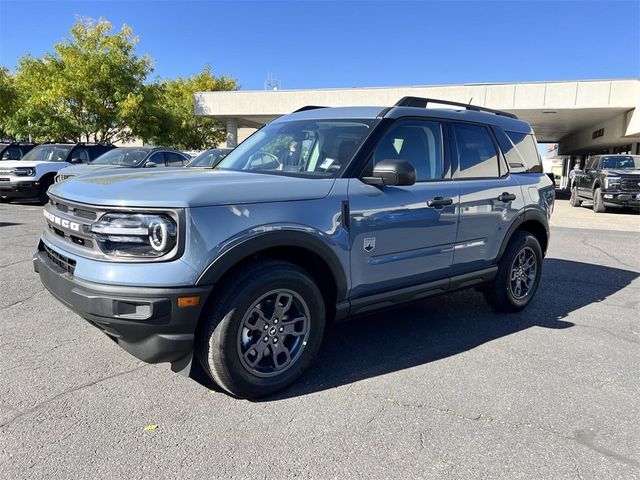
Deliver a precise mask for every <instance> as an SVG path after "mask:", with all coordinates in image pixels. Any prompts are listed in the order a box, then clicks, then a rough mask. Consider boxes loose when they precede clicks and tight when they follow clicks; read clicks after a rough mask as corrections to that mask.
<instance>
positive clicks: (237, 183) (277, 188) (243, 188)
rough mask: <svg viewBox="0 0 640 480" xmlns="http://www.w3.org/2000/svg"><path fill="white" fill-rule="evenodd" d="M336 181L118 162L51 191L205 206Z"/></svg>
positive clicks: (91, 198)
mask: <svg viewBox="0 0 640 480" xmlns="http://www.w3.org/2000/svg"><path fill="white" fill-rule="evenodd" d="M334 182H335V179H333V178H327V179H308V178H296V177H288V176H284V175H270V174H260V173H248V172H236V171H230V170H227V171H225V170H200V169H193V168H177V169H175V170H173V169H165V168H163V169H162V170H155V169H137V168H135V169H133V168H118V169H115V171H114V169H105V170H102V171H98V172H95V173H89V174H87V175H83V176H81V177H77V178H72V179H70V180H66V181H64V182H60V183H56V184H55V185H53V186H52V187H51V188H50V189H49V192H50V193H51V194H53V195H55V196H57V197H60V198H62V199H67V200H72V201H76V202H80V203H86V204H89V205H111V206H130V207H206V206H213V205H237V204H242V203H263V202H284V201H293V200H314V199H318V198H323V197H326V196H327V195H328V194H329V192H330V191H331V187H332V186H333V184H334Z"/></svg>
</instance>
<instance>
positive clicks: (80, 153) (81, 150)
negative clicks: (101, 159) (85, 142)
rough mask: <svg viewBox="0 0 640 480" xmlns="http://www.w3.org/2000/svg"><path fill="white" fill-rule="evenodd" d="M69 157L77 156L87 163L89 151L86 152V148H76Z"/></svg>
mask: <svg viewBox="0 0 640 480" xmlns="http://www.w3.org/2000/svg"><path fill="white" fill-rule="evenodd" d="M69 158H70V159H72V158H79V159H80V160H81V161H82V163H87V162H88V161H89V152H87V149H86V148H76V149H75V150H74V151H73V153H72V154H71V157H69Z"/></svg>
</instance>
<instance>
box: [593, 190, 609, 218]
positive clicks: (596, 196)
mask: <svg viewBox="0 0 640 480" xmlns="http://www.w3.org/2000/svg"><path fill="white" fill-rule="evenodd" d="M593 211H594V212H596V213H604V212H606V211H607V208H606V207H605V206H604V203H603V202H602V191H601V190H600V187H598V188H596V189H595V191H594V192H593Z"/></svg>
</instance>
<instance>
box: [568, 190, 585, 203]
mask: <svg viewBox="0 0 640 480" xmlns="http://www.w3.org/2000/svg"><path fill="white" fill-rule="evenodd" d="M569 203H570V204H571V206H572V207H580V206H581V205H582V200H580V198H578V189H577V188H576V187H573V188H572V189H571V198H570V199H569Z"/></svg>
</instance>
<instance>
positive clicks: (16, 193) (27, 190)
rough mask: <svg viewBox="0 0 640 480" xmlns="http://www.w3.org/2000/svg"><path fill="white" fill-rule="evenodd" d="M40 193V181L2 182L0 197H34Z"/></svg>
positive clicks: (0, 183)
mask: <svg viewBox="0 0 640 480" xmlns="http://www.w3.org/2000/svg"><path fill="white" fill-rule="evenodd" d="M39 195H40V182H35V181H18V182H0V197H9V198H33V197H37V196H39Z"/></svg>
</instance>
